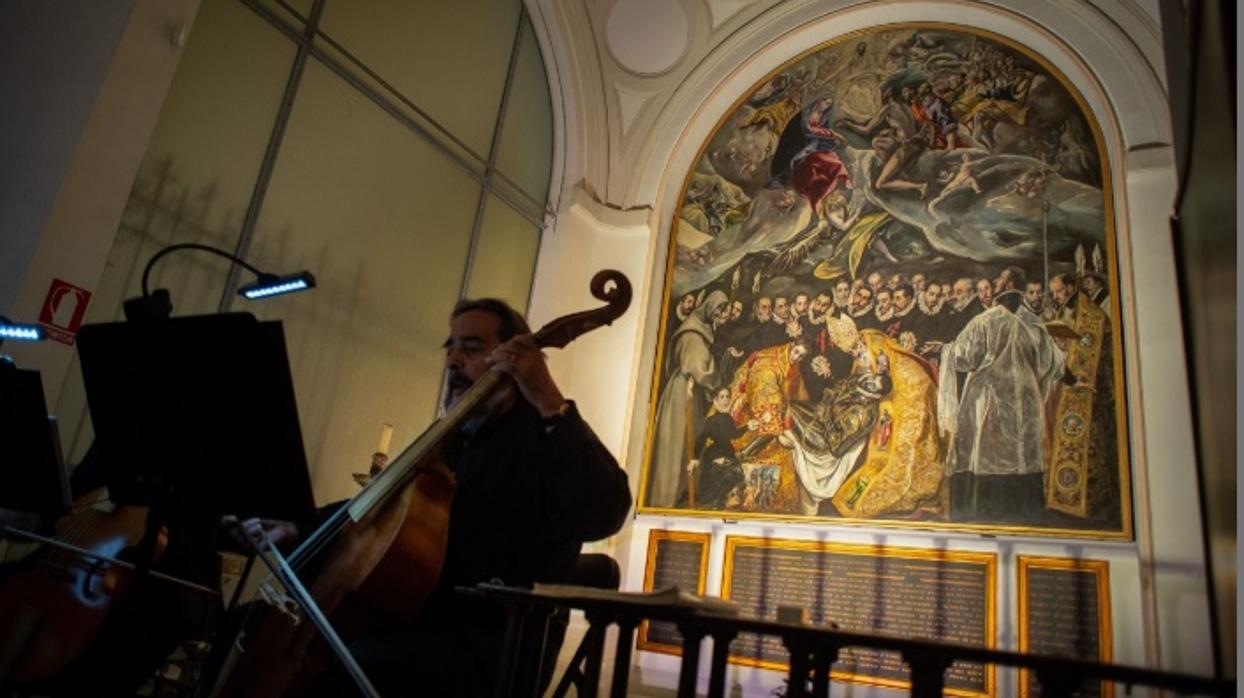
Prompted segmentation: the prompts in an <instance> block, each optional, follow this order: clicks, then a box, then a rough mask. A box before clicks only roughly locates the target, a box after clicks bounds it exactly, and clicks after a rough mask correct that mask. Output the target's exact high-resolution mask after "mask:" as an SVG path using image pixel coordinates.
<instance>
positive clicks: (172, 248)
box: [143, 242, 271, 298]
mask: <svg viewBox="0 0 1244 698" xmlns="http://www.w3.org/2000/svg"><path fill="white" fill-rule="evenodd" d="M177 250H203V251H204V252H211V253H213V254H217V255H220V256H221V257H224V258H225V259H228V260H230V261H232V262H233V263H235V264H237V265H239V266H241V267H242V268H243V269H246V270H247V271H250V272H252V273H253V274H255V276H258V277H260V278H262V277H265V276H271V274H266V273H264V272H262V271H259V270H258V269H256V268H255V267H253V266H251V265H249V264H247V263H246V260H244V259H242V258H241V257H238V256H237V255H234V254H231V253H229V252H225V251H224V250H222V249H219V248H216V247H212V246H211V245H202V244H199V243H197V242H182V243H178V244H176V245H169V246H168V247H165V248H164V249H162V250H160V251H159V252H157V253H155V256H153V257H152V258H151V261H149V262H147V266H146V268H144V269H143V298H150V297H151V294H150V293H149V292H148V291H147V278H148V277H149V276H150V275H151V268H152V267H153V266H155V263H156V260H157V259H159V258H161V257H163V256H164V255H166V254H168V253H170V252H176V251H177Z"/></svg>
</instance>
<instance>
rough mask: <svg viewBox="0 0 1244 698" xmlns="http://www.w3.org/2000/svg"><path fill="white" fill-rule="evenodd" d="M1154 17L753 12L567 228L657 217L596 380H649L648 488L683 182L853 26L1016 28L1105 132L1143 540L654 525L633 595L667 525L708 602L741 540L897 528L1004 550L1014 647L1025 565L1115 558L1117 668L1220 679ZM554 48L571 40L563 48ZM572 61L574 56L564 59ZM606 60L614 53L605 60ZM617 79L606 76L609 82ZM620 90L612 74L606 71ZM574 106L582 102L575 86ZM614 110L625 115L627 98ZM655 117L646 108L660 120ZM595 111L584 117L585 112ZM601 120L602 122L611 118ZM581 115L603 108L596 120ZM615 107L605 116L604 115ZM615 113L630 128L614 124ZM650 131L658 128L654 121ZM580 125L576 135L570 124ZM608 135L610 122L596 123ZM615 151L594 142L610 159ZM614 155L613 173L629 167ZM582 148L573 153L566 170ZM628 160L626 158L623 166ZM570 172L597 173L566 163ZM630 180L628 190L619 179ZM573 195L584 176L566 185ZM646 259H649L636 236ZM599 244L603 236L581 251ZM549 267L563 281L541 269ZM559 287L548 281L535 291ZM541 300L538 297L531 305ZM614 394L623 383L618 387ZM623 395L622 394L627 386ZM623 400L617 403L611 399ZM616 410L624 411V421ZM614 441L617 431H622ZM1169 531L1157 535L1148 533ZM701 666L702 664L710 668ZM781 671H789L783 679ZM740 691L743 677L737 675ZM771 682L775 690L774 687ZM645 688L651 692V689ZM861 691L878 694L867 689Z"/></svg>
mask: <svg viewBox="0 0 1244 698" xmlns="http://www.w3.org/2000/svg"><path fill="white" fill-rule="evenodd" d="M1149 9H1152V8H1145V7H1140V6H1138V5H1136V4H1134V3H1130V2H1126V0H1099V1H1098V2H1095V3H1089V2H1073V1H1067V2H1039V3H1031V2H1022V1H1020V0H996V1H993V2H976V3H968V2H937V3H935V2H888V3H853V2H799V1H794V2H786V3H780V4H778V5H774V6H772V7H770V8H769V9H768V10H766V11H764V12H760V13H759V14H757V15H756V16H755V17H752V18H751V19H749V20H748V21H747V22H746V23H744V24H743V25H742V26H739V27H734V28H732V31H731V32H730V33H729V34H728V35H727V36H725V37H724V38H723V39H721V41H720V42H719V43H718V44H717V45H716V46H714V47H713V48H712V49H711V51H710V53H709V55H708V56H707V57H705V58H703V59H702V60H701V61H700V63H699V64H698V65H697V66H696V67H695V68H694V69H691V70H689V71H686V73H685V75H684V76H682V77H681V78H680V80H679V82H678V83H677V85H676V86H675V87H674V88H672V91H670V92H669V93H668V94H666V95H664V96H663V97H661V98H654V99H658V101H661V102H662V106H661V108H660V109H659V112H658V113H657V114H656V115H655V116H653V117H650V122H651V125H650V127H648V128H646V129H638V128H637V129H632V131H631V132H630V133H628V139H631V140H630V141H629V142H628V143H626V144H625V145H626V148H627V150H628V152H634V153H638V155H637V156H635V157H633V159H632V160H631V161H628V162H633V165H632V166H623V167H616V168H613V169H610V170H609V171H608V172H607V173H606V175H605V176H606V177H607V178H608V179H609V181H608V182H606V183H604V184H601V183H597V182H592V181H590V180H591V175H590V174H588V175H587V181H586V182H585V184H584V185H583V186H582V188H583V189H585V190H588V191H591V192H596V191H605V192H618V191H622V192H624V194H623V195H621V196H619V197H618V198H617V199H616V200H615V201H616V203H613V204H612V205H608V204H607V205H603V206H598V207H596V209H594V210H593V214H594V215H587V216H583V217H580V218H579V219H577V220H576V221H575V222H574V223H573V225H571V224H570V223H568V222H567V221H566V220H565V219H563V221H562V222H561V223H559V226H558V228H557V231H558V232H559V233H560V232H561V231H563V230H567V231H569V230H574V231H577V232H575V233H574V234H576V235H586V236H588V237H589V238H590V237H591V236H592V235H595V234H597V232H596V231H604V230H607V229H608V228H610V227H611V226H612V225H614V224H613V223H611V222H610V221H611V219H612V218H614V217H618V216H626V217H627V220H628V221H629V220H630V217H631V216H633V215H634V213H633V212H631V213H623V212H625V211H627V210H628V209H635V208H638V209H641V210H646V211H648V214H647V218H646V220H645V221H644V223H643V225H641V226H636V227H634V228H629V231H630V232H629V233H628V244H627V245H625V246H624V248H623V247H616V248H614V250H615V251H616V253H618V254H619V255H621V257H619V258H624V260H625V264H627V265H631V266H633V267H637V268H638V270H639V271H638V273H637V275H636V276H635V277H632V281H633V282H634V283H635V284H636V303H637V304H639V306H640V307H641V308H642V313H641V317H639V318H637V320H638V321H639V323H640V325H639V328H638V329H639V333H638V336H639V338H640V339H641V341H639V342H637V343H636V345H635V346H634V347H627V348H626V349H625V351H621V352H619V351H617V348H616V347H615V348H614V349H615V351H614V353H612V354H611V355H610V356H611V360H610V362H609V364H608V367H607V368H606V367H604V366H601V367H600V368H597V369H594V370H596V371H597V372H598V373H597V375H598V376H600V377H602V378H603V377H604V376H605V375H606V374H607V373H610V372H616V371H618V366H619V364H617V363H615V362H614V360H613V359H619V358H621V359H624V360H625V361H626V362H627V364H628V365H629V366H630V367H631V369H630V371H629V374H630V375H631V376H632V377H633V380H634V383H633V385H631V386H630V388H629V390H627V391H626V393H627V394H628V395H629V397H628V399H627V400H626V402H627V403H628V404H629V408H628V409H630V412H629V414H627V415H626V418H627V419H629V424H628V427H627V428H626V429H625V430H624V433H623V434H622V436H621V438H622V442H623V445H622V446H621V447H620V448H619V451H618V452H619V453H620V454H623V456H624V462H625V465H626V467H627V468H628V470H629V471H630V473H631V477H632V481H633V482H638V479H639V471H640V469H641V466H642V461H643V453H644V448H645V443H644V439H645V434H646V430H647V411H648V405H649V401H650V399H651V375H652V366H653V361H654V354H655V346H656V336H657V325H658V322H659V313H660V308H661V301H662V293H663V284H664V274H665V263H666V262H665V260H666V251H667V249H668V245H669V237H668V236H669V226H670V221H671V219H672V216H673V208H674V206H675V205H676V201H677V197H678V194H679V190H680V188H681V186H682V182H683V179H684V177H685V175H686V173H687V171H688V170H689V168H690V167H691V165H692V162H693V160H694V158H695V155H696V153H697V151H698V149H699V147H700V145H701V144H702V143H703V142H704V140H705V139H706V138H707V137H708V136H709V135H710V133H711V130H712V128H713V127H714V125H715V124H716V123H717V121H718V119H719V118H720V117H721V116H722V115H723V114H725V113H726V111H727V110H728V109H729V108H730V106H731V105H732V104H733V103H734V101H735V100H737V99H738V97H739V96H740V95H742V94H744V93H745V92H746V91H747V90H748V89H750V88H751V87H752V86H753V85H755V84H756V83H758V82H759V81H760V80H761V79H762V78H763V77H764V76H765V75H767V74H768V73H769V72H770V71H772V70H774V69H776V68H777V67H778V66H780V65H781V64H782V63H784V62H785V61H787V60H789V59H790V58H791V57H793V56H795V55H797V54H798V53H800V52H801V51H803V50H805V49H807V48H810V47H812V46H815V45H817V44H819V43H821V42H824V41H826V40H828V39H831V38H832V37H834V36H837V35H840V34H843V33H847V32H850V31H852V30H854V29H859V28H865V27H870V26H875V25H878V24H885V23H890V22H896V21H921V20H923V21H943V22H951V23H959V24H966V25H971V26H975V27H979V28H983V29H987V30H989V31H992V32H995V33H997V34H1001V35H1003V36H1006V37H1009V38H1011V39H1013V40H1016V41H1018V42H1020V43H1022V44H1024V45H1026V46H1028V47H1029V48H1031V49H1034V50H1035V51H1037V52H1038V53H1040V54H1041V55H1043V56H1044V57H1045V58H1046V59H1047V60H1049V61H1050V62H1052V63H1053V64H1054V65H1055V66H1056V67H1057V68H1058V69H1059V70H1060V71H1062V72H1063V73H1064V74H1065V75H1067V76H1068V78H1069V79H1070V81H1071V82H1072V83H1073V84H1074V85H1075V86H1076V88H1077V89H1078V90H1079V91H1080V93H1081V94H1082V95H1083V97H1084V98H1085V100H1086V102H1087V103H1088V105H1089V107H1090V109H1091V110H1092V111H1093V112H1094V114H1095V115H1096V116H1097V119H1098V121H1099V122H1100V125H1101V128H1102V131H1103V136H1104V138H1105V141H1106V149H1107V151H1108V157H1109V160H1110V162H1111V169H1112V172H1113V181H1112V192H1111V193H1112V195H1113V197H1114V204H1115V210H1116V222H1117V226H1118V228H1117V233H1118V245H1119V262H1120V268H1121V284H1122V289H1121V294H1120V299H1121V301H1122V302H1123V303H1124V306H1125V308H1126V310H1125V319H1124V323H1125V326H1124V341H1125V352H1126V356H1127V364H1126V384H1127V389H1128V396H1129V400H1130V404H1131V408H1130V410H1131V411H1130V414H1129V421H1130V428H1131V429H1130V436H1131V458H1132V469H1133V482H1134V492H1133V500H1134V504H1135V509H1134V519H1135V522H1136V540H1135V541H1134V542H1123V543H1102V542H1092V541H1076V542H1074V543H1070V544H1069V543H1068V542H1066V541H1062V540H1050V539H1041V538H1014V537H1008V538H1003V539H991V538H987V537H982V536H972V535H946V534H944V533H919V532H897V533H896V532H895V531H893V530H892V529H890V530H880V529H878V530H879V531H880V533H877V532H875V531H871V530H870V529H868V528H860V527H847V526H835V527H808V526H805V525H793V524H787V525H783V524H759V523H732V524H725V523H723V522H721V521H720V520H716V521H715V520H711V519H703V518H693V517H665V516H651V515H644V516H639V517H638V518H637V520H636V521H635V523H634V525H633V526H631V527H629V528H628V529H627V530H626V531H624V532H623V534H622V535H621V536H619V537H618V538H617V539H616V541H615V545H616V548H615V549H616V551H617V556H618V558H619V561H620V562H621V563H622V565H623V569H624V588H627V589H639V588H640V586H641V584H642V580H643V565H644V557H645V551H646V546H647V533H648V531H649V530H651V529H652V528H675V529H679V530H709V531H713V532H714V545H713V550H712V554H711V556H710V559H711V562H710V569H709V571H708V574H709V577H708V579H709V592H710V593H712V592H713V591H714V590H716V589H719V588H720V570H721V562H722V560H721V557H722V551H723V547H722V546H723V545H724V535H726V532H727V531H728V532H730V533H734V534H738V535H757V536H763V535H769V536H773V537H786V538H810V537H811V538H814V537H816V536H817V535H818V534H827V535H830V536H833V537H834V539H835V540H844V541H850V540H853V539H856V538H859V537H864V538H868V537H869V536H875V535H882V536H884V537H886V538H887V540H888V541H890V542H891V544H894V545H906V544H911V545H914V546H917V547H937V546H948V547H951V548H954V547H956V546H960V547H963V548H964V549H972V550H989V551H994V552H996V553H998V554H999V566H998V588H997V593H998V599H999V617H998V630H999V633H998V645H999V646H1000V647H1004V648H1013V647H1015V646H1016V645H1017V638H1016V636H1015V621H1016V619H1015V617H1014V616H1015V607H1016V597H1015V594H1016V580H1015V566H1014V565H1015V563H1014V556H1015V555H1018V554H1031V555H1048V556H1055V557H1057V556H1073V557H1074V556H1080V557H1084V558H1090V559H1105V560H1108V561H1109V562H1110V566H1111V569H1110V579H1111V597H1112V602H1113V603H1112V606H1113V608H1112V611H1113V613H1112V618H1113V635H1114V637H1113V647H1114V660H1115V661H1117V662H1121V663H1125V664H1136V665H1146V666H1155V667H1160V668H1165V669H1171V670H1179V671H1187V672H1192V673H1201V674H1208V673H1209V672H1210V671H1211V669H1212V663H1211V652H1210V644H1209V638H1208V635H1207V632H1208V631H1207V628H1208V623H1207V619H1208V611H1207V604H1206V599H1205V585H1204V582H1203V579H1202V569H1203V564H1202V559H1201V538H1200V530H1199V526H1198V520H1199V519H1198V517H1197V506H1198V504H1197V497H1196V490H1195V487H1196V480H1195V474H1194V470H1193V467H1194V452H1193V449H1192V434H1191V428H1190V421H1189V411H1188V404H1189V403H1188V391H1187V378H1186V375H1185V374H1184V368H1183V367H1184V363H1183V347H1182V341H1181V335H1180V327H1179V315H1178V307H1177V296H1176V293H1175V267H1174V263H1173V259H1172V256H1171V245H1170V233H1169V230H1168V227H1167V220H1168V214H1169V211H1170V208H1171V203H1172V201H1173V193H1174V186H1175V181H1174V170H1173V160H1172V159H1171V155H1170V153H1171V151H1170V149H1169V146H1168V144H1169V142H1170V125H1169V117H1168V115H1167V112H1166V102H1165V93H1164V84H1163V83H1164V70H1163V68H1162V54H1161V43H1160V35H1159V33H1158V29H1157V25H1156V17H1155V15H1154V13H1152V12H1150V11H1149ZM553 43H554V45H556V44H557V41H556V40H555V41H554V42H553ZM562 60H566V59H565V58H564V57H563V59H562ZM593 60H597V61H598V60H600V59H599V56H596V57H594V58H593ZM604 72H605V74H606V76H607V75H608V71H607V70H606V71H604ZM606 79H607V78H606ZM568 93H569V98H572V99H574V98H575V95H574V94H573V90H569V91H568ZM614 106H616V105H614ZM650 108H651V107H645V109H650ZM581 109H582V107H581ZM596 109H597V110H598V111H597V112H593V113H599V107H597V108H596ZM583 111H584V113H588V112H590V111H591V108H587V109H583ZM604 111H605V112H608V107H607V108H606V109H604ZM610 118H613V119H616V118H617V115H616V114H614V115H612V116H611V117H610ZM640 118H641V120H642V119H643V118H644V117H642V116H641V117H640ZM572 128H573V127H572ZM594 128H599V126H595V127H594ZM599 147H600V146H597V149H599ZM615 155H616V154H611V155H610V158H611V162H619V160H618V159H617V158H615V157H614V156H615ZM578 157H582V155H578V156H577V155H576V154H575V153H573V152H571V153H569V154H568V159H569V160H571V161H574V160H576V159H577V158H578ZM623 160H625V158H623ZM568 169H569V170H571V171H578V172H583V171H585V168H579V169H576V168H575V166H574V165H569V166H568ZM618 180H623V181H622V182H620V181H618ZM567 184H568V186H570V183H567ZM639 239H643V241H644V242H645V243H646V249H645V250H643V251H642V252H641V250H640V249H639V247H640V246H639V244H638V240H639ZM581 242H582V243H583V244H588V245H590V244H591V242H590V241H588V240H584V241H581ZM556 249H557V248H556V247H552V246H550V247H548V248H547V249H546V250H545V251H543V252H542V263H541V266H540V270H539V274H540V275H543V274H551V273H557V271H556V270H557V269H558V267H556V266H555V265H553V264H549V265H546V264H544V263H543V260H544V255H545V254H548V255H550V258H552V257H551V255H553V254H554V251H555V250H556ZM551 287H552V284H551V282H549V281H547V280H544V279H542V278H538V279H537V289H538V291H539V290H542V289H549V288H551ZM534 307H535V301H534V300H533V310H534ZM575 381H576V385H580V386H582V387H583V388H584V389H591V386H592V385H593V384H594V383H595V379H593V378H592V377H591V376H590V374H588V373H578V374H576V378H575ZM609 384H610V385H615V386H616V384H614V383H612V382H610V383H609ZM615 389H616V387H615ZM612 397H614V398H620V393H619V394H616V395H614V396H612ZM615 416H616V413H614V412H612V411H611V413H610V418H611V419H612V418H614V417H615ZM611 436H612V432H611ZM1151 521H1152V522H1157V523H1156V524H1155V525H1152V526H1151V525H1150V522H1151ZM676 666H677V660H675V659H671V658H669V657H664V656H660V655H654V654H649V653H641V654H640V655H639V669H638V672H639V674H641V675H642V676H640V679H641V680H640V682H639V684H637V685H636V691H638V692H639V693H643V692H644V691H645V690H648V688H650V689H652V690H654V691H657V692H660V690H662V688H669V687H672V686H673V685H674V683H673V682H674V681H675V680H676V676H677V675H676ZM702 666H703V665H702ZM737 671H738V672H741V673H736V676H742V675H744V674H747V675H748V676H750V675H751V674H760V675H763V676H764V677H765V678H763V679H759V678H749V679H747V681H751V682H752V683H747V682H744V684H745V686H746V690H745V693H746V694H748V695H753V694H755V695H761V694H764V693H765V692H766V690H767V689H766V686H769V685H770V684H771V683H773V682H774V681H776V680H778V679H777V678H775V677H776V675H775V674H773V673H771V672H751V673H750V674H749V673H748V672H747V671H743V670H737ZM778 678H780V677H778ZM740 680H742V679H740ZM1013 682H1014V677H1011V676H1009V675H1007V674H1003V675H1000V676H999V687H1000V688H1002V689H1007V690H1003V691H1002V692H1000V693H999V695H1008V694H1009V693H1010V690H1011V689H1013V688H1014V683H1013ZM773 685H776V684H775V683H773ZM645 686H646V687H648V688H644V687H645ZM851 690H852V691H854V692H853V693H852V695H867V694H868V693H867V692H859V690H860V689H859V688H858V687H854V688H852V689H851Z"/></svg>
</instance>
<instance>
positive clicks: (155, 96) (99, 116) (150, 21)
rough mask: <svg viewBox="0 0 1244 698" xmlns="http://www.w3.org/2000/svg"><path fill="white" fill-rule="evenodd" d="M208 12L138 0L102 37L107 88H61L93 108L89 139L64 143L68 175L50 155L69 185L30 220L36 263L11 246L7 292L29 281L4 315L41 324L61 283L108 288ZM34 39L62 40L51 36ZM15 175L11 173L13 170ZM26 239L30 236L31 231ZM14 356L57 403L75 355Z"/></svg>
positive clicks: (30, 352) (102, 84)
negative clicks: (196, 27) (184, 50)
mask: <svg viewBox="0 0 1244 698" xmlns="http://www.w3.org/2000/svg"><path fill="white" fill-rule="evenodd" d="M89 4H91V5H95V4H97V3H89ZM198 6H199V0H134V2H133V9H132V10H131V11H130V12H129V14H128V17H127V18H125V19H124V21H123V22H121V23H120V25H121V29H120V32H119V34H112V35H109V34H103V35H102V37H97V38H104V39H106V40H107V41H108V42H109V43H110V44H111V45H110V46H109V47H108V50H107V51H103V52H101V55H102V56H104V58H102V60H104V61H105V63H104V66H105V68H104V69H103V70H101V71H100V76H101V77H100V80H99V81H98V82H91V81H87V80H83V81H80V82H73V83H70V84H58V85H57V86H56V88H55V89H52V92H53V93H54V94H57V95H58V99H63V100H65V101H66V102H68V103H69V104H70V105H72V104H76V103H79V102H83V103H85V104H87V105H90V107H89V111H88V112H87V114H86V116H85V120H84V122H82V123H78V124H76V125H75V126H74V127H75V128H79V129H80V132H79V133H63V134H61V135H60V136H58V138H60V139H61V140H62V144H63V142H68V143H69V145H70V149H69V152H70V155H69V157H68V158H67V161H66V162H65V163H64V164H63V165H62V164H60V163H59V162H58V161H57V160H56V158H55V157H53V156H52V155H47V157H48V160H45V161H43V162H42V163H41V165H40V166H41V167H46V168H51V169H52V170H54V174H56V175H57V176H58V177H59V180H58V181H57V182H55V183H54V184H55V188H54V190H53V191H54V196H53V197H51V198H50V199H49V200H48V201H47V203H46V209H45V210H43V209H41V210H40V211H32V212H31V214H32V216H33V214H34V213H40V214H41V215H43V216H44V218H43V219H42V220H38V221H35V220H34V218H31V220H30V223H31V224H35V225H36V227H34V228H31V230H32V231H34V235H35V237H33V238H32V239H31V242H33V245H32V246H31V250H30V252H29V258H28V259H27V260H25V263H24V264H23V260H21V259H17V258H13V259H10V258H8V257H7V245H6V248H5V249H6V258H5V259H4V260H3V261H2V262H0V276H3V278H4V279H5V282H6V284H7V282H8V281H9V280H10V279H12V278H18V279H20V283H19V284H17V285H16V287H15V288H16V291H15V293H14V294H13V300H12V304H11V305H10V306H9V307H8V308H5V306H4V304H0V310H7V311H8V313H9V314H10V315H11V316H12V317H13V318H14V319H19V318H20V319H26V320H29V321H34V320H36V319H37V318H38V314H39V309H40V308H41V306H42V303H43V298H44V296H45V295H46V294H47V291H48V287H49V285H50V284H51V282H52V279H54V278H60V279H64V280H66V281H68V282H70V283H73V284H75V285H78V286H81V287H83V288H86V289H87V290H88V291H90V290H93V289H94V288H95V286H96V284H97V283H98V282H99V277H100V275H101V274H102V272H103V268H104V262H105V261H106V260H107V258H108V251H109V249H111V248H112V241H113V238H114V237H115V235H116V231H117V227H118V225H119V223H120V220H121V212H122V210H123V209H124V208H125V202H126V200H127V198H128V196H129V191H130V185H131V184H132V183H133V181H134V177H135V175H136V174H137V172H138V165H139V163H140V162H141V160H142V156H143V153H144V152H145V151H146V149H147V141H148V139H149V138H150V136H151V130H152V128H154V126H155V121H156V117H157V116H158V115H159V113H160V106H161V105H162V104H163V103H164V97H165V95H166V94H167V92H168V86H169V83H170V82H171V81H172V78H173V72H174V71H175V70H176V68H177V61H178V58H179V57H180V55H181V47H180V45H178V44H177V43H176V42H175V41H174V37H175V36H176V35H177V34H178V33H179V32H180V31H181V30H182V29H184V30H185V31H187V32H188V31H189V27H190V25H191V23H192V22H193V21H194V17H195V13H196V11H197V10H198ZM62 9H63V10H65V12H64V15H63V16H64V19H65V20H66V22H68V23H70V24H71V25H72V24H74V23H76V22H79V21H81V22H84V23H85V24H86V26H85V27H81V28H80V29H82V30H83V31H85V32H87V33H88V34H90V32H91V31H92V30H93V27H92V26H91V20H92V15H93V13H82V14H79V13H75V11H74V10H73V9H72V8H68V9H66V8H62ZM30 31H40V32H44V31H47V32H50V34H49V36H51V37H55V36H56V35H57V34H56V32H55V30H54V29H51V28H47V27H44V28H30ZM52 45H53V47H54V48H53V49H48V51H49V52H50V55H53V56H55V55H58V54H57V53H56V52H62V53H65V54H72V53H73V51H74V47H73V46H71V45H69V46H58V45H57V44H56V42H55V41H54V40H53V41H52ZM44 77H45V79H48V80H55V79H57V78H56V77H54V76H44ZM8 108H10V106H6V109H8ZM59 108H60V104H59V103H56V104H52V105H49V106H48V111H50V112H51V113H53V114H55V113H56V110H57V109H59ZM28 116H35V117H37V116H39V115H36V114H29V115H28ZM67 126H68V125H67ZM11 167H12V163H6V168H11ZM57 168H62V169H57ZM5 171H6V173H11V170H10V169H6V170H5ZM18 174H19V175H20V174H21V173H20V172H18ZM6 176H7V175H6ZM26 203H27V204H29V205H33V203H32V202H26ZM35 203H37V202H35ZM6 210H7V209H6ZM6 234H7V232H6ZM20 234H21V235H23V236H25V235H28V234H30V231H22V232H20ZM4 349H5V351H6V352H8V353H10V354H11V355H12V356H13V358H14V360H15V361H16V362H17V364H18V365H19V366H22V367H23V368H30V369H35V370H38V371H40V372H41V374H42V377H43V389H44V393H45V395H47V396H49V399H50V400H52V401H54V400H55V396H57V395H59V394H60V387H61V383H62V382H63V381H64V377H65V373H66V371H67V370H68V366H69V361H70V358H71V356H72V353H73V348H72V347H70V346H67V345H64V344H60V343H57V342H51V341H48V342H40V343H38V344H8V345H5V347H4Z"/></svg>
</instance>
